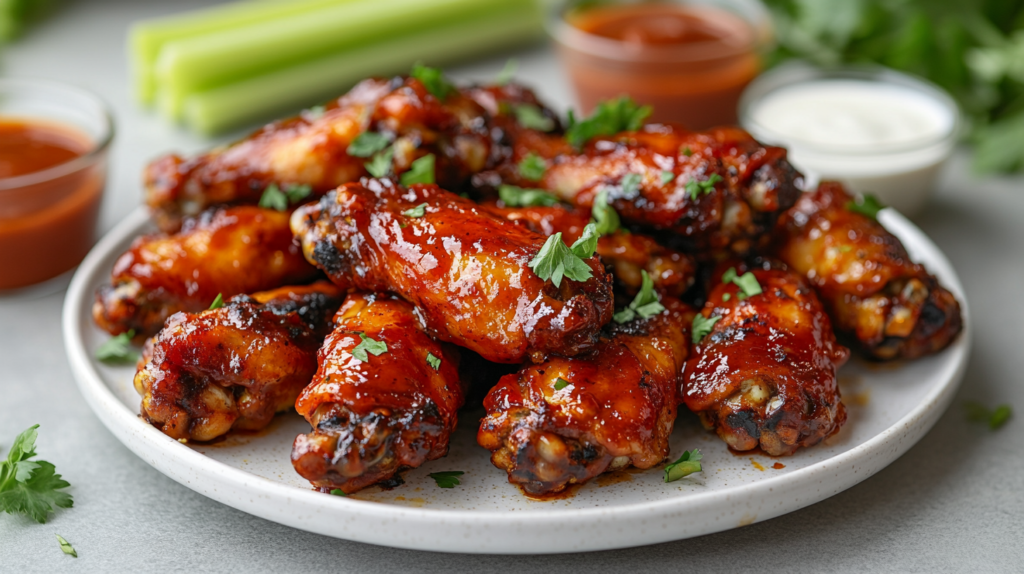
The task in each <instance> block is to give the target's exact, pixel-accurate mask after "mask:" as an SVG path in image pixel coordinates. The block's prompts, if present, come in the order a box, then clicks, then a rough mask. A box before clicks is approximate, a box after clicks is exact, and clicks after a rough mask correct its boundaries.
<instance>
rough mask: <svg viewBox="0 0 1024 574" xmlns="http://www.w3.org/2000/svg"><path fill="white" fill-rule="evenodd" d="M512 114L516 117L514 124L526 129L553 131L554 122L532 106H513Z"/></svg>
mask: <svg viewBox="0 0 1024 574" xmlns="http://www.w3.org/2000/svg"><path fill="white" fill-rule="evenodd" d="M512 113H513V114H515V116H516V123H518V124H519V125H521V126H523V127H524V128H526V129H529V130H538V131H542V132H549V131H551V130H553V129H555V120H553V119H551V118H549V117H547V116H545V115H544V112H543V111H541V109H540V108H538V107H537V106H535V105H533V104H515V105H513V106H512Z"/></svg>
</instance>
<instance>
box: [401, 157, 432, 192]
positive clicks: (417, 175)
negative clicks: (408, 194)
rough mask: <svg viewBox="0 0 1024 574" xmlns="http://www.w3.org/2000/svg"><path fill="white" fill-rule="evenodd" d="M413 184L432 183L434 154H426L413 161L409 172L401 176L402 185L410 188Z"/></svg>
mask: <svg viewBox="0 0 1024 574" xmlns="http://www.w3.org/2000/svg"><path fill="white" fill-rule="evenodd" d="M414 183H434V154H432V153H428V154H427V155H425V156H423V157H421V158H419V159H416V160H413V162H412V164H410V165H409V171H407V172H405V173H403V174H402V185H404V186H410V185H412V184H414Z"/></svg>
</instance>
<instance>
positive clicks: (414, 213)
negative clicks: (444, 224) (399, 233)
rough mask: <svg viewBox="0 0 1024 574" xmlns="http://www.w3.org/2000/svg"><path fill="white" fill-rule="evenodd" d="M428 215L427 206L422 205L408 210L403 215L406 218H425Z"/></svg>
mask: <svg viewBox="0 0 1024 574" xmlns="http://www.w3.org/2000/svg"><path fill="white" fill-rule="evenodd" d="M426 213H427V204H426V203H421V204H419V205H417V206H416V207H413V208H412V209H406V210H405V211H403V212H402V215H404V216H406V217H423V216H424V215H425V214H426Z"/></svg>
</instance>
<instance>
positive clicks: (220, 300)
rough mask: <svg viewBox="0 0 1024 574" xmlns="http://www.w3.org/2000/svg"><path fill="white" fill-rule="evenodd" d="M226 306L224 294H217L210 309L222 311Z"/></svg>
mask: <svg viewBox="0 0 1024 574" xmlns="http://www.w3.org/2000/svg"><path fill="white" fill-rule="evenodd" d="M223 306H224V296H223V294H222V293H217V296H216V297H214V298H213V303H210V309H220V308H221V307H223Z"/></svg>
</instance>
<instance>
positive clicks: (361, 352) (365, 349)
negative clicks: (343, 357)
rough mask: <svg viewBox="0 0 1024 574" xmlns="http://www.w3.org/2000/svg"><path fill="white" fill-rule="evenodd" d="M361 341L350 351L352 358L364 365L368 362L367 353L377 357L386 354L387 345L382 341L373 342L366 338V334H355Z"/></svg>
mask: <svg viewBox="0 0 1024 574" xmlns="http://www.w3.org/2000/svg"><path fill="white" fill-rule="evenodd" d="M356 334H357V335H359V338H360V339H362V341H361V342H360V343H359V344H358V345H356V346H355V348H354V349H352V356H353V357H355V358H357V359H359V360H360V361H362V362H364V363H368V362H369V361H370V357H368V356H367V353H369V354H371V355H373V356H374V357H379V356H381V355H383V354H384V353H386V352H388V345H387V343H385V342H384V341H375V340H373V339H371V338H370V337H367V336H366V333H356Z"/></svg>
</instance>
